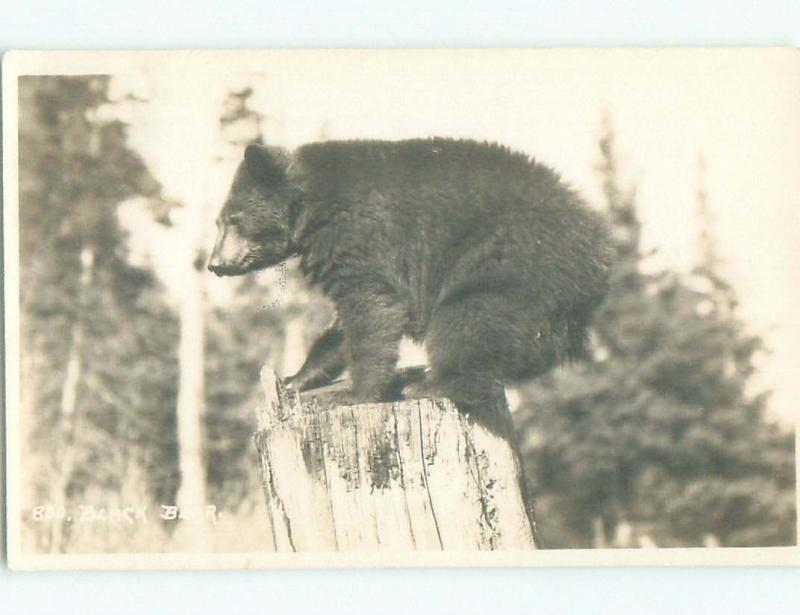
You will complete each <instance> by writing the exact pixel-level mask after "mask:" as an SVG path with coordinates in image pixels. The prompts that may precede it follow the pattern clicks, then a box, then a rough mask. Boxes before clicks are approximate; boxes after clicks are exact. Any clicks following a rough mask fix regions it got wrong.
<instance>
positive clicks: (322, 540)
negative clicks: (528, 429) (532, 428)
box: [254, 368, 535, 551]
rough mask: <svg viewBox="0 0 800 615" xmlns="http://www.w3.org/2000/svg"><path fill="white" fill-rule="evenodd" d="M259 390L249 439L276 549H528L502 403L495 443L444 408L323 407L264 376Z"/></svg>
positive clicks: (408, 404) (423, 404)
mask: <svg viewBox="0 0 800 615" xmlns="http://www.w3.org/2000/svg"><path fill="white" fill-rule="evenodd" d="M261 381H262V385H263V387H264V392H265V394H266V406H265V407H264V408H262V409H259V410H258V423H259V429H258V431H257V433H256V434H255V437H254V439H255V444H256V448H257V450H258V453H259V458H260V465H261V477H262V483H263V487H264V495H265V498H266V504H267V510H268V514H269V519H270V522H271V525H272V532H273V539H274V542H275V545H276V548H277V549H278V550H280V551H354V550H362V551H365V550H405V551H408V550H420V551H423V550H427V551H429V550H445V549H447V550H476V549H533V548H535V547H534V530H533V523H532V520H531V517H530V514H529V513H530V511H529V509H528V500H527V497H526V495H525V489H524V484H523V478H522V468H521V464H520V460H519V456H518V454H517V452H516V449H515V447H514V446H512V445H511V444H510V443H509V440H508V439H507V438H508V437H511V435H512V434H511V431H510V415H509V414H508V409H507V407H506V406H505V403H504V402H503V403H502V404H500V405H501V406H502V408H500V411H502V412H504V413H505V417H506V418H507V419H508V421H507V422H506V428H507V429H508V430H509V431H507V432H506V433H505V434H504V435H505V437H502V436H498V435H495V434H493V433H491V432H490V431H489V430H487V429H485V428H484V427H482V426H481V425H478V424H473V423H472V422H471V421H470V420H469V419H468V418H467V417H466V416H465V415H463V414H462V413H460V412H458V410H456V408H455V406H454V405H453V404H452V403H450V402H449V401H447V400H430V399H421V400H407V401H400V402H394V403H376V404H363V405H356V406H336V407H331V406H322V405H320V404H319V403H318V402H317V397H316V396H308V395H306V394H304V395H303V397H304V399H303V400H301V398H300V396H299V395H298V394H297V393H296V392H292V391H287V390H286V388H285V387H284V385H283V383H282V382H281V381H280V379H278V378H277V377H276V376H275V374H274V372H272V370H270V369H268V368H264V369H262V373H261ZM314 393H317V392H314ZM306 397H310V399H305V398H306ZM320 397H322V395H320Z"/></svg>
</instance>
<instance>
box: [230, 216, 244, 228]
mask: <svg viewBox="0 0 800 615" xmlns="http://www.w3.org/2000/svg"><path fill="white" fill-rule="evenodd" d="M241 223H242V214H233V215H231V216H228V224H231V225H233V226H239V225H240V224H241Z"/></svg>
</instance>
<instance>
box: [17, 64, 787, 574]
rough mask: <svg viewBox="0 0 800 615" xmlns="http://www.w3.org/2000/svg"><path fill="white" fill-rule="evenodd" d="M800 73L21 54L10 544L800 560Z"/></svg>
mask: <svg viewBox="0 0 800 615" xmlns="http://www.w3.org/2000/svg"><path fill="white" fill-rule="evenodd" d="M799 69H800V55H798V53H797V51H796V50H790V49H699V48H698V49H628V50H622V49H619V50H613V49H581V50H577V49H576V50H571V49H561V50H513V49H505V50H499V49H495V50H492V49H485V50H467V49H463V50H324V51H323V50H291V51H290V50H285V51H278V50H275V51H159V52H156V51H148V52H144V51H142V52H118V51H117V52H110V51H109V52H99V51H97V52H33V51H31V52H10V53H7V54H6V55H5V56H4V60H3V165H4V166H3V240H4V242H3V243H4V267H3V274H4V283H5V288H4V290H5V295H4V296H5V329H4V331H5V340H4V349H5V352H4V359H5V382H6V417H5V418H6V431H5V433H6V451H7V459H6V470H7V472H6V496H7V509H6V510H7V528H8V533H7V543H8V554H9V563H10V565H11V566H12V567H13V568H16V569H70V568H101V569H102V568H117V569H119V568H123V569H124V568H217V567H219V568H251V567H287V568H296V567H353V566H357V567H362V566H496V565H502V566H537V565H557V566H560V565H581V566H592V565H631V564H639V565H644V564H647V565H674V564H683V565H711V564H713V565H743V564H747V565H757V564H759V565H777V564H786V563H794V564H797V563H800V550H798V547H797V544H798V543H797V537H798V517H797V502H798V492H797V482H796V476H797V467H798V463H797V456H796V423H797V419H798V416H799V415H798V410H799V409H798V407H797V400H798V399H800V320H798V316H797V315H798V314H799V313H800V286H799V285H798V284H797V279H796V277H797V263H798V262H800V176H798V174H797V169H798V168H800V112H798V110H799V109H800V104H798V103H800V70H799Z"/></svg>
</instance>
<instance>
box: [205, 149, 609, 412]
mask: <svg viewBox="0 0 800 615" xmlns="http://www.w3.org/2000/svg"><path fill="white" fill-rule="evenodd" d="M217 224H218V227H219V236H218V238H217V241H216V244H215V246H214V251H213V254H212V256H211V258H210V261H209V264H208V268H209V269H210V270H211V271H212V272H214V273H216V274H217V275H240V274H243V273H245V272H247V271H251V270H254V269H261V268H265V267H269V266H271V265H275V264H277V263H279V262H281V261H283V260H285V259H287V258H289V257H292V256H300V259H301V260H300V263H301V269H302V271H303V273H304V275H305V276H306V278H307V279H308V280H309V281H310V282H311V283H312V284H316V285H318V286H320V287H321V289H322V290H323V292H325V293H326V294H327V296H329V297H330V298H331V299H332V300H333V302H334V303H335V306H336V310H337V319H336V322H335V323H334V324H333V326H332V327H331V328H330V329H329V330H328V331H327V332H326V333H325V334H324V335H323V336H322V337H321V338H320V339H319V340H318V341H317V342H316V343H315V344H314V346H313V347H312V349H311V351H310V353H309V356H308V358H307V360H306V362H305V364H304V365H303V367H302V368H301V369H300V371H299V372H298V373H297V374H295V375H294V376H293V377H291V378H290V379H289V382H290V384H291V385H292V386H294V387H296V388H297V389H299V390H305V389H309V388H314V387H318V386H321V385H323V384H326V383H328V382H330V381H331V380H333V379H334V378H336V377H338V376H339V375H340V374H341V373H342V372H343V371H344V370H345V369H349V370H350V374H351V378H352V383H353V386H352V390H351V391H350V392H348V393H347V394H344V395H341V396H340V398H339V401H341V402H352V403H355V402H363V401H379V400H386V399H389V398H392V397H394V396H396V391H395V386H396V380H395V378H396V372H395V367H396V366H395V364H396V361H397V357H398V344H399V342H400V340H401V338H402V337H403V335H408V336H410V337H411V338H413V339H414V340H416V341H418V342H424V345H425V348H426V350H427V353H428V357H429V362H430V373H429V374H428V376H427V378H426V380H425V381H424V382H421V383H417V384H416V385H412V386H411V387H407V388H410V389H411V392H412V393H413V394H415V395H419V396H422V395H425V396H433V397H449V398H450V399H452V400H453V401H454V402H455V403H456V405H457V406H458V407H459V408H460V409H462V410H465V411H468V412H473V411H474V412H477V411H479V410H480V409H481V408H482V407H484V405H485V404H486V403H487V401H488V399H487V396H489V395H496V393H497V388H498V383H499V384H505V383H512V382H515V381H520V380H524V379H528V378H531V377H533V376H536V375H537V374H541V373H543V372H545V371H546V370H548V369H550V368H551V367H553V366H555V365H557V364H559V363H560V362H562V361H565V360H567V359H570V358H574V357H576V356H578V355H580V354H581V353H582V351H583V349H584V344H585V337H586V326H587V323H588V321H589V318H590V316H591V314H592V311H593V310H594V308H595V307H596V306H597V305H598V303H599V302H600V301H601V300H602V299H603V297H604V294H605V292H606V286H607V278H608V273H609V268H610V262H611V254H612V251H611V248H610V241H609V237H608V233H607V229H606V227H605V225H604V223H603V220H602V219H601V217H600V216H599V215H598V214H596V213H595V212H593V211H592V210H590V209H589V208H588V207H587V206H586V205H585V204H584V203H583V202H582V200H581V199H580V197H579V196H578V195H577V194H576V193H575V192H574V191H573V190H571V189H570V188H569V187H568V186H566V185H565V184H564V183H563V182H562V181H561V180H560V178H559V177H558V175H557V174H556V173H555V172H554V171H552V170H551V169H549V168H548V167H546V166H544V165H542V164H539V163H538V162H536V161H534V160H532V159H531V158H529V157H528V156H526V155H523V154H521V153H516V152H513V151H511V150H509V149H508V148H505V147H501V146H499V145H493V144H486V143H477V142H474V141H469V140H460V141H457V140H451V139H442V138H434V139H414V140H408V141H399V142H387V141H339V142H324V143H313V144H309V145H304V146H302V147H300V148H298V149H296V150H295V151H294V152H287V151H285V150H282V149H279V148H271V147H265V146H263V145H258V144H252V145H250V146H248V147H247V148H246V150H245V156H244V160H243V162H242V163H241V165H240V166H239V169H238V170H237V172H236V176H235V177H234V180H233V185H232V188H231V191H230V195H229V196H228V199H227V201H226V202H225V205H224V207H223V209H222V212H221V213H220V215H219V219H218V221H217ZM407 392H408V391H407ZM478 418H479V417H478Z"/></svg>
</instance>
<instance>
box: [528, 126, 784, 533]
mask: <svg viewBox="0 0 800 615" xmlns="http://www.w3.org/2000/svg"><path fill="white" fill-rule="evenodd" d="M600 152H601V164H600V166H599V169H598V170H599V172H600V176H601V179H602V181H603V188H604V194H605V198H606V201H607V203H606V207H607V211H608V214H609V218H610V221H611V225H612V228H613V232H614V237H615V241H616V245H617V251H618V260H617V263H616V266H615V270H614V273H613V275H612V279H611V285H610V292H609V295H608V299H607V300H606V302H605V304H604V305H603V306H602V308H601V309H600V310H599V312H598V314H597V315H596V318H595V320H594V324H593V331H592V339H593V357H592V359H591V360H589V361H587V362H584V363H581V364H576V365H573V366H569V367H567V368H564V369H560V370H557V371H555V372H553V373H551V374H549V375H548V376H545V377H544V378H541V379H539V380H538V381H536V382H534V383H532V384H531V385H530V386H529V387H527V389H526V390H525V397H526V400H527V403H526V404H525V405H524V407H523V408H521V410H520V411H519V412H518V413H517V416H518V418H519V422H520V429H521V430H522V433H523V448H524V450H525V454H526V466H527V468H528V473H529V475H530V480H531V492H532V493H533V494H534V496H535V497H536V501H537V505H538V508H539V512H538V514H537V519H538V524H539V525H540V528H539V529H540V533H541V535H542V539H543V542H544V543H545V546H551V547H576V546H581V547H587V546H592V545H594V546H607V545H609V544H611V545H620V546H635V545H640V546H645V545H650V544H653V543H655V544H658V545H662V546H699V545H703V544H721V545H725V546H750V545H776V544H793V541H794V532H795V530H794V527H795V525H794V518H795V511H794V463H793V458H794V456H793V444H792V441H793V439H792V436H791V434H788V433H785V431H783V430H782V429H781V428H780V427H779V426H778V425H776V424H775V423H774V422H772V421H770V419H769V417H768V415H767V413H766V400H767V396H766V395H765V394H752V393H751V388H752V387H751V386H750V378H751V376H752V375H753V373H754V370H755V368H754V363H753V362H754V359H755V357H756V356H757V354H758V353H759V352H760V351H761V348H762V343H761V340H760V339H759V338H758V337H757V336H754V335H752V334H751V333H749V331H748V330H747V328H746V327H745V326H744V324H743V323H742V321H741V320H740V318H739V317H738V314H737V306H736V300H735V293H734V291H733V289H732V287H730V285H728V284H727V283H725V282H724V280H723V278H722V276H721V275H720V273H719V263H718V262H717V261H716V256H714V255H715V251H714V250H713V248H712V245H711V234H710V227H709V225H708V224H706V225H704V226H703V237H704V238H703V239H702V241H701V244H702V250H701V251H702V253H703V257H702V258H701V261H700V263H699V264H698V266H697V267H696V268H695V269H694V271H693V272H692V273H691V275H682V274H679V273H675V272H669V271H661V272H658V273H645V272H644V271H643V267H642V266H641V265H642V263H643V262H644V261H645V260H646V258H647V256H648V255H644V254H642V251H641V244H640V223H639V221H638V217H637V213H636V199H635V193H634V192H632V191H625V190H623V189H622V188H621V187H620V185H619V180H618V177H619V170H618V164H617V160H616V156H615V151H614V139H613V132H612V131H611V130H610V128H607V129H606V130H605V132H604V134H603V136H602V138H601V140H600ZM706 198H707V197H706V196H705V193H704V191H702V190H701V191H699V194H698V207H699V208H700V211H701V212H707V202H706ZM703 215H706V214H703ZM648 269H649V268H648Z"/></svg>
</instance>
